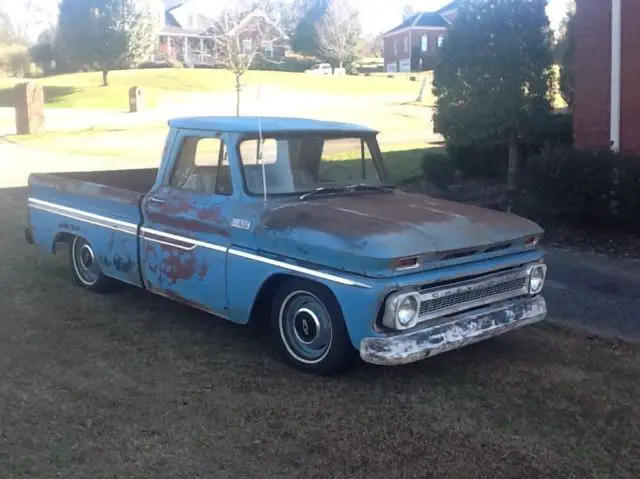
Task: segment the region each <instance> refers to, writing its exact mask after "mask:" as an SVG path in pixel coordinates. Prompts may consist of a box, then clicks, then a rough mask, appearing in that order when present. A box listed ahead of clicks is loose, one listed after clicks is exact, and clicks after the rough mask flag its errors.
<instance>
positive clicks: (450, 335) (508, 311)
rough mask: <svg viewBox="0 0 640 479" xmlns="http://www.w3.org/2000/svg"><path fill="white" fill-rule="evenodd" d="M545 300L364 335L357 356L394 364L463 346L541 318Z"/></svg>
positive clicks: (521, 301) (510, 303)
mask: <svg viewBox="0 0 640 479" xmlns="http://www.w3.org/2000/svg"><path fill="white" fill-rule="evenodd" d="M546 316H547V303H546V301H545V300H544V297H543V296H542V295H538V296H535V297H533V298H526V299H519V300H511V301H504V302H501V303H497V304H493V305H491V306H488V307H485V308H482V309H478V310H475V311H472V312H469V313H463V314H460V315H457V316H452V317H450V318H448V320H447V321H446V322H445V323H442V322H439V323H437V324H435V325H434V326H429V322H427V323H426V325H425V326H424V327H422V328H420V329H418V330H415V331H409V332H406V333H399V334H394V335H392V336H384V337H371V338H364V339H363V340H362V341H361V342H360V357H361V358H362V359H363V360H364V361H366V362H368V363H372V364H380V365H383V366H395V365H400V364H407V363H412V362H415V361H420V360H422V359H425V358H429V357H432V356H435V355H436V354H440V353H444V352H446V351H451V350H453V349H458V348H462V347H464V346H468V345H469V344H473V343H477V342H479V341H483V340H485V339H488V338H492V337H494V336H499V335H500V334H503V333H506V332H507V331H511V330H514V329H517V328H520V327H522V326H526V325H529V324H533V323H537V322H538V321H542V320H543V319H545V318H546Z"/></svg>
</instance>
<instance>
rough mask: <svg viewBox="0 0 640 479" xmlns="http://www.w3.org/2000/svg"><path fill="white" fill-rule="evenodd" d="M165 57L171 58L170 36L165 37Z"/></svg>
mask: <svg viewBox="0 0 640 479" xmlns="http://www.w3.org/2000/svg"><path fill="white" fill-rule="evenodd" d="M167 56H168V57H169V58H171V36H170V35H167Z"/></svg>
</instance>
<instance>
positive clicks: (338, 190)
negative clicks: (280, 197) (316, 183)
mask: <svg viewBox="0 0 640 479" xmlns="http://www.w3.org/2000/svg"><path fill="white" fill-rule="evenodd" d="M344 191H347V190H346V188H343V187H340V186H320V187H319V188H316V189H315V190H312V191H309V192H307V193H305V194H303V195H300V197H299V198H300V199H301V200H306V199H307V198H311V197H312V196H314V195H317V194H321V193H342V192H344Z"/></svg>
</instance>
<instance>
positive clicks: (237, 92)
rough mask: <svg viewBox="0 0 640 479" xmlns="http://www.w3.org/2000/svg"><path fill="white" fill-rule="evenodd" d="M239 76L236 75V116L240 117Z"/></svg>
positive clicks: (240, 88) (240, 87)
mask: <svg viewBox="0 0 640 479" xmlns="http://www.w3.org/2000/svg"><path fill="white" fill-rule="evenodd" d="M240 79H241V76H240V75H236V116H240V92H241V90H242V86H241V85H240Z"/></svg>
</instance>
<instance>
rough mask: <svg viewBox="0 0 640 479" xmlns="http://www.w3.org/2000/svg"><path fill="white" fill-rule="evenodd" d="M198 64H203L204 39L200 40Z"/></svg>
mask: <svg viewBox="0 0 640 479" xmlns="http://www.w3.org/2000/svg"><path fill="white" fill-rule="evenodd" d="M200 63H204V38H200Z"/></svg>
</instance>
